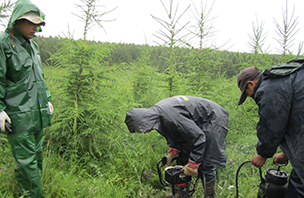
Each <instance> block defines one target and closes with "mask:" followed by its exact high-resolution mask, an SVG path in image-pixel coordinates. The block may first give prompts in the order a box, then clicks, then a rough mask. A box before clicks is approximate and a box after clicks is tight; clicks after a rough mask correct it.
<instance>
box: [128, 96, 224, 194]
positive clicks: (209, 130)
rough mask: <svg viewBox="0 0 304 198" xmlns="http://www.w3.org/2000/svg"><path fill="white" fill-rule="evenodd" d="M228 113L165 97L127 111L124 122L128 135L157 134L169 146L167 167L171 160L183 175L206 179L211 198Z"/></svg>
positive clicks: (188, 99) (206, 103) (216, 107)
mask: <svg viewBox="0 0 304 198" xmlns="http://www.w3.org/2000/svg"><path fill="white" fill-rule="evenodd" d="M228 116H229V113H228V111H227V110H226V109H224V108H223V107H221V106H220V105H218V104H216V103H214V102H212V101H210V100H207V99H204V98H200V97H193V96H176V97H171V98H166V99H163V100H161V101H160V102H158V103H156V104H155V105H154V106H153V107H151V108H135V109H131V110H128V111H127V115H126V120H125V123H126V124H127V126H128V129H129V131H130V132H131V133H135V132H139V133H145V132H150V131H151V130H156V131H158V132H159V133H160V134H161V135H162V136H164V137H165V138H166V140H167V143H168V145H169V147H170V149H169V153H168V155H167V165H168V166H170V165H171V161H172V159H173V158H174V157H176V156H178V160H177V161H178V163H179V164H180V165H185V166H184V174H185V175H188V176H193V175H195V174H197V173H198V174H199V177H200V178H202V177H203V174H204V175H205V177H206V184H207V185H206V186H207V192H205V194H206V195H207V196H208V197H214V194H215V190H214V186H215V176H216V171H215V166H219V167H222V168H225V167H226V152H225V149H226V142H225V138H226V135H227V133H228Z"/></svg>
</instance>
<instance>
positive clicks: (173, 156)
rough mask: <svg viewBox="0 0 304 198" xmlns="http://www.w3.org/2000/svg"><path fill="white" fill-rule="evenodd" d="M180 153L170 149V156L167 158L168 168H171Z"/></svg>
mask: <svg viewBox="0 0 304 198" xmlns="http://www.w3.org/2000/svg"><path fill="white" fill-rule="evenodd" d="M178 153H179V151H178V150H176V149H174V148H170V149H169V152H168V155H167V156H166V158H167V162H166V167H168V166H171V164H172V160H173V158H175V157H176V155H177V154H178Z"/></svg>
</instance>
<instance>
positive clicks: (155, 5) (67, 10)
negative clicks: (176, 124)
mask: <svg viewBox="0 0 304 198" xmlns="http://www.w3.org/2000/svg"><path fill="white" fill-rule="evenodd" d="M0 1H2V0H0ZM31 1H32V2H33V3H34V4H36V5H37V6H38V7H39V8H40V9H41V10H42V11H43V12H44V13H45V15H46V18H45V19H46V26H45V27H43V35H44V36H45V37H47V36H61V37H65V36H68V32H70V33H71V34H72V35H73V38H74V39H79V38H82V37H83V36H82V35H83V32H84V24H83V23H81V22H80V21H79V19H78V18H77V17H76V16H75V15H73V14H72V13H76V14H77V13H79V12H80V9H79V8H77V7H76V4H81V1H80V0H51V1H50V0H31ZM162 2H163V3H164V4H165V6H166V8H169V0H162ZM201 2H203V4H204V6H205V9H206V10H207V11H210V8H211V5H212V2H213V0H192V1H191V0H173V8H174V9H175V8H176V6H177V5H178V11H177V16H180V15H181V13H182V12H183V11H184V10H185V9H186V8H187V7H188V6H189V5H191V6H190V8H189V9H188V12H187V13H185V14H184V15H183V18H182V20H180V25H184V24H185V23H186V22H188V21H190V22H191V23H193V22H195V20H194V19H193V11H194V10H195V7H196V8H197V9H198V10H200V7H201V6H200V4H201ZM205 2H207V4H206V3H205ZM193 3H194V5H193ZM98 5H103V6H104V7H99V8H100V10H101V11H105V10H106V11H109V10H111V9H114V8H117V9H116V10H114V11H113V12H111V13H109V14H107V15H105V16H104V17H103V19H104V20H111V19H116V20H115V21H112V22H105V23H103V26H104V28H105V30H106V32H105V31H104V30H103V29H101V28H98V27H97V26H95V27H93V28H92V29H91V30H90V31H89V32H88V37H87V39H89V40H97V41H107V42H115V43H119V42H121V43H135V44H150V45H155V44H156V43H155V42H154V41H159V40H157V38H156V37H155V36H153V34H154V35H155V34H156V35H157V31H159V30H164V28H163V27H162V26H161V25H160V24H159V23H158V22H157V21H156V20H155V19H153V18H152V16H151V15H153V16H156V17H158V18H161V19H163V20H165V21H168V18H167V16H166V11H165V9H164V7H163V5H162V3H161V1H160V0H107V1H105V0H99V1H98ZM294 6H295V11H294V17H293V19H296V18H297V17H298V20H297V21H298V25H297V28H296V29H299V32H298V33H297V34H296V35H295V36H294V39H295V41H294V47H293V48H292V50H293V51H296V49H297V48H298V45H299V43H300V42H301V41H303V40H304V12H303V10H302V8H303V7H304V0H288V11H289V16H291V14H292V11H293V8H294ZM285 8H286V0H215V3H214V5H213V7H212V10H211V12H210V15H209V19H212V18H214V20H213V27H214V28H213V31H215V35H214V37H212V38H213V44H215V45H216V46H221V45H223V44H225V43H226V42H228V43H227V44H226V45H225V46H224V47H223V48H222V49H226V48H228V50H229V51H239V52H248V51H249V50H250V47H249V45H248V42H249V41H250V38H249V36H248V34H252V32H253V23H254V24H255V25H257V22H258V23H259V24H261V23H263V24H264V33H265V35H266V36H267V40H266V42H265V44H264V50H265V49H266V48H267V47H268V46H269V50H268V51H270V52H271V53H277V50H276V48H277V47H280V46H279V45H278V44H277V42H276V41H275V40H274V37H276V38H278V36H277V33H276V32H275V31H276V30H277V27H276V26H275V24H274V19H276V20H277V22H279V24H280V25H281V26H283V17H282V13H283V10H285ZM0 30H3V28H2V29H0ZM164 31H165V30H164ZM182 35H184V33H181V34H180V36H182Z"/></svg>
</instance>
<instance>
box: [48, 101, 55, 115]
mask: <svg viewBox="0 0 304 198" xmlns="http://www.w3.org/2000/svg"><path fill="white" fill-rule="evenodd" d="M48 105H49V110H50V113H51V115H52V114H53V110H54V108H53V105H52V103H50V102H48Z"/></svg>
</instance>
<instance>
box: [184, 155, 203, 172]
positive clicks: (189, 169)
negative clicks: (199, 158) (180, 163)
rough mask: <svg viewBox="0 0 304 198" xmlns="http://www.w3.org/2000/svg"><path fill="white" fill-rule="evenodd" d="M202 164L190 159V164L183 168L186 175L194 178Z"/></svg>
mask: <svg viewBox="0 0 304 198" xmlns="http://www.w3.org/2000/svg"><path fill="white" fill-rule="evenodd" d="M199 165H201V163H196V162H194V161H192V160H190V159H189V161H188V164H187V165H186V166H184V167H183V170H184V175H186V176H193V175H196V174H197V169H198V167H199Z"/></svg>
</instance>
